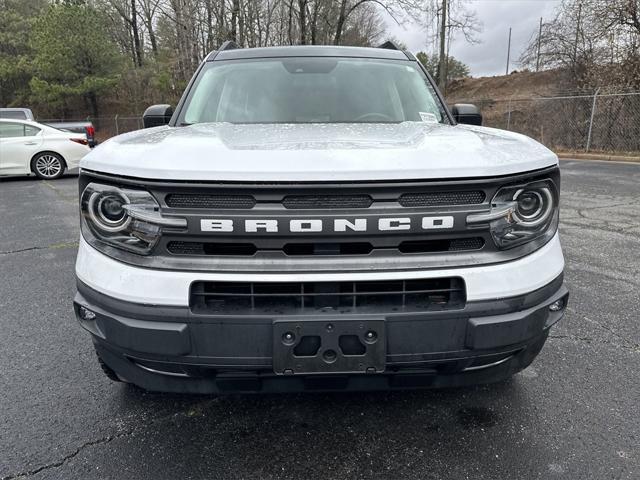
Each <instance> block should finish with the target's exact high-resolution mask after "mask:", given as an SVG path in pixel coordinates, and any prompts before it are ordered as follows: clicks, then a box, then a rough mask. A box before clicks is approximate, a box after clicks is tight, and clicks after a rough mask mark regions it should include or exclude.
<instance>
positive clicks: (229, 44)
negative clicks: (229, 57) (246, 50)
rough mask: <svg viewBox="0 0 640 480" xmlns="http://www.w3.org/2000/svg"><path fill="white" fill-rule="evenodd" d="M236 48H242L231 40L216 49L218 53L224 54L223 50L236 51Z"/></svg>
mask: <svg viewBox="0 0 640 480" xmlns="http://www.w3.org/2000/svg"><path fill="white" fill-rule="evenodd" d="M237 48H242V47H241V46H240V45H238V44H237V43H236V42H234V41H233V40H227V41H226V42H224V43H223V44H222V45H220V48H219V49H218V51H219V52H224V51H225V50H236V49H237Z"/></svg>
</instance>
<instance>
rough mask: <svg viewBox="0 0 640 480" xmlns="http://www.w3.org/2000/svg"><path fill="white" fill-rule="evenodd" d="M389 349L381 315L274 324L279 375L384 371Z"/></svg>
mask: <svg viewBox="0 0 640 480" xmlns="http://www.w3.org/2000/svg"><path fill="white" fill-rule="evenodd" d="M386 350H387V339H386V332H385V321H384V320H383V319H381V318H373V319H367V320H338V319H335V317H334V318H319V319H312V320H309V319H306V318H305V319H299V320H291V319H287V320H276V321H274V323H273V370H274V372H275V373H276V374H278V375H294V374H305V375H309V374H323V373H330V374H337V373H381V372H384V369H385V360H386V353H387V351H386Z"/></svg>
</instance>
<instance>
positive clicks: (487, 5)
mask: <svg viewBox="0 0 640 480" xmlns="http://www.w3.org/2000/svg"><path fill="white" fill-rule="evenodd" d="M559 3H560V0H470V1H469V2H468V6H467V8H469V9H471V10H475V11H476V13H477V15H478V19H479V20H480V21H481V22H482V24H483V30H482V32H481V33H480V34H479V35H478V38H479V39H480V41H481V43H479V44H476V45H470V44H468V43H467V42H466V41H465V40H464V38H463V37H462V36H461V35H460V36H459V38H456V39H455V40H454V41H453V43H452V45H451V49H450V52H449V53H450V55H453V56H454V57H455V58H457V59H458V60H461V61H462V62H464V63H466V64H467V65H468V66H469V67H470V68H471V74H472V75H473V76H474V77H481V76H492V75H504V73H505V69H506V65H507V42H508V38H509V27H511V28H512V29H513V31H512V34H511V59H512V62H511V63H510V64H511V70H513V69H517V68H519V66H518V64H517V60H518V58H519V57H520V53H521V52H522V50H523V49H524V47H525V46H526V44H527V42H528V41H529V39H530V38H531V35H532V34H533V33H534V32H535V31H536V30H537V29H538V27H539V24H540V17H543V18H546V19H551V18H553V16H554V15H553V13H554V10H555V8H556V7H557V6H558V4H559ZM387 26H388V32H389V33H390V34H391V35H393V36H394V37H396V38H397V39H398V40H400V41H402V42H404V43H405V44H406V45H407V47H408V48H409V50H411V51H412V52H414V53H415V52H419V51H420V50H427V49H428V47H430V44H428V43H427V42H428V40H427V33H426V32H425V31H424V30H423V29H421V28H420V27H419V26H418V25H414V24H410V23H407V24H406V25H403V26H399V25H397V24H396V23H395V22H394V21H393V20H391V19H390V18H388V19H387Z"/></svg>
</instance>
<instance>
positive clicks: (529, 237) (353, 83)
mask: <svg viewBox="0 0 640 480" xmlns="http://www.w3.org/2000/svg"><path fill="white" fill-rule="evenodd" d="M385 47H386V48H352V47H318V46H300V47H282V48H254V49H239V48H235V46H234V45H233V44H230V43H227V44H225V45H223V46H222V47H221V48H220V49H219V50H217V51H215V52H212V53H211V54H210V55H209V56H208V57H207V58H206V59H205V60H204V61H203V62H202V64H201V65H200V67H199V68H198V70H197V72H196V73H195V75H194V77H193V79H192V80H191V82H190V84H189V85H188V87H187V89H186V91H185V93H184V95H183V97H182V99H181V100H180V102H179V103H178V105H177V107H176V109H175V111H173V110H172V109H171V107H170V106H168V105H156V106H153V107H150V108H149V109H147V112H145V116H144V123H145V126H150V125H156V126H155V127H153V128H147V129H143V130H140V131H136V132H131V133H127V134H124V135H119V136H117V137H115V138H112V139H110V140H108V141H107V142H105V143H104V144H102V145H100V146H99V147H98V148H96V149H95V150H93V151H92V152H91V153H89V154H88V155H87V156H86V157H85V158H84V160H83V161H82V163H81V172H80V178H79V184H80V185H79V189H80V210H81V228H82V237H81V239H80V246H79V252H78V258H77V264H76V274H77V282H78V293H77V295H76V297H75V301H74V307H75V312H76V315H77V318H78V320H79V322H80V324H81V325H82V326H83V327H84V328H85V329H86V330H88V331H89V332H90V333H91V337H92V340H93V343H94V344H95V348H96V352H97V354H98V358H99V361H100V364H101V365H102V368H103V370H104V371H105V373H106V374H107V375H108V376H109V377H110V378H112V379H113V380H120V381H124V382H130V383H133V384H136V385H138V386H140V387H142V388H144V389H148V390H156V391H171V392H192V393H225V392H283V391H301V390H350V389H355V390H378V389H400V388H419V387H445V386H461V385H469V384H476V383H485V382H492V381H498V380H501V379H505V378H507V377H509V376H510V375H512V374H514V373H516V372H518V371H520V370H522V369H524V368H525V367H527V366H528V365H529V364H530V363H531V362H532V361H533V359H534V357H535V356H536V355H537V354H538V353H539V352H540V350H541V348H542V346H543V345H544V343H545V340H546V339H547V335H548V333H549V329H550V328H551V327H552V326H553V325H554V324H555V323H556V322H557V321H559V320H560V318H561V317H562V316H563V313H564V310H565V306H566V303H567V298H568V292H567V289H566V287H565V286H564V284H563V269H564V259H563V255H562V251H561V248H560V241H559V239H558V233H557V230H558V202H559V189H560V174H559V169H558V159H557V157H556V155H554V154H553V153H552V152H551V151H549V150H548V149H547V148H545V147H544V146H542V145H540V144H539V143H537V142H536V141H534V140H532V139H530V138H527V137H525V136H523V135H519V134H516V133H511V132H506V131H501V130H496V129H492V128H484V127H482V126H480V124H481V116H480V114H479V112H478V110H477V109H476V108H475V107H474V106H472V105H455V106H454V107H453V108H452V109H451V110H450V109H448V108H447V106H446V105H445V103H444V101H443V98H442V96H441V94H440V93H439V92H438V90H437V88H436V87H435V85H434V82H433V81H432V79H431V78H430V77H429V75H428V74H427V72H426V71H425V69H424V68H423V67H422V65H421V64H420V63H419V62H418V61H416V59H415V57H414V56H413V55H411V54H410V53H407V52H403V51H400V50H398V49H395V48H393V47H394V46H393V45H391V44H387V45H385Z"/></svg>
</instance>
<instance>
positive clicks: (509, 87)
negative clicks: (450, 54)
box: [446, 70, 563, 103]
mask: <svg viewBox="0 0 640 480" xmlns="http://www.w3.org/2000/svg"><path fill="white" fill-rule="evenodd" d="M562 84H563V74H562V72H561V71H559V70H547V71H543V72H513V73H511V74H510V75H503V76H498V77H480V78H464V79H460V80H456V81H454V82H453V83H452V84H451V85H449V87H448V89H447V92H446V98H447V102H448V103H456V102H463V101H479V100H506V99H509V98H535V97H547V96H552V95H557V94H558V93H559V92H560V91H561V85H562Z"/></svg>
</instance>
